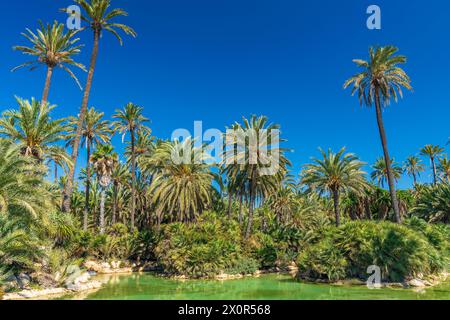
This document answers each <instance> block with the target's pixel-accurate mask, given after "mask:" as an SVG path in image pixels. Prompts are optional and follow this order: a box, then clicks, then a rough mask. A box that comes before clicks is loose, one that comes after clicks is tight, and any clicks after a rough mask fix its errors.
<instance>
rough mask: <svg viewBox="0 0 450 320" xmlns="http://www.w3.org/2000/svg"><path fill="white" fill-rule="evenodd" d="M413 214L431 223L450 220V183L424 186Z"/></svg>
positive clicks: (446, 222)
mask: <svg viewBox="0 0 450 320" xmlns="http://www.w3.org/2000/svg"><path fill="white" fill-rule="evenodd" d="M413 214H416V215H418V216H419V217H420V218H422V219H425V220H427V221H428V222H430V223H438V222H441V223H445V224H448V223H449V222H450V184H448V183H443V184H439V185H437V186H426V187H424V188H423V189H422V190H421V191H420V193H419V196H418V198H417V205H416V207H415V208H414V209H413Z"/></svg>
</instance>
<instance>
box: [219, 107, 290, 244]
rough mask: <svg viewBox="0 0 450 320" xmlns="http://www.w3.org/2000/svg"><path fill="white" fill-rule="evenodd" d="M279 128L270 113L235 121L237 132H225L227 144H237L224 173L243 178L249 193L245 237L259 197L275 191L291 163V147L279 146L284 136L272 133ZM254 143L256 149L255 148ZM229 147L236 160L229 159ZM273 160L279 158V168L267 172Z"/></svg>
mask: <svg viewBox="0 0 450 320" xmlns="http://www.w3.org/2000/svg"><path fill="white" fill-rule="evenodd" d="M279 129H280V126H279V125H277V124H273V123H269V122H268V118H267V117H265V116H260V117H257V116H255V115H253V116H252V117H251V118H250V119H246V118H243V123H242V124H241V123H235V124H234V125H233V126H232V130H234V132H235V133H236V134H235V135H231V136H230V135H227V136H226V142H227V145H228V146H234V148H233V150H232V151H231V150H226V151H225V156H224V164H223V165H224V173H225V174H226V176H227V177H228V179H229V180H230V181H240V185H241V186H243V185H247V188H246V190H248V193H249V194H248V196H249V197H248V199H249V203H248V206H249V214H248V223H247V231H246V234H245V236H246V238H248V237H249V236H250V234H251V232H252V227H253V213H254V210H255V204H256V201H257V199H258V198H259V199H260V200H262V199H264V198H267V197H268V196H269V195H270V194H272V193H273V192H275V190H277V188H278V187H279V186H280V183H281V181H282V180H283V178H284V176H285V173H286V172H287V167H288V166H290V165H291V163H290V162H289V160H288V159H287V158H286V156H285V153H286V152H287V151H288V150H286V149H284V148H281V147H279V146H278V147H277V145H279V144H280V143H281V142H284V140H283V139H281V138H280V137H272V133H273V132H275V131H276V130H279ZM251 141H255V142H256V146H251V145H250V142H251ZM254 147H256V148H257V150H254ZM263 150H271V151H272V153H271V154H269V153H267V154H264V152H262V151H263ZM230 151H231V152H232V156H233V157H235V161H233V162H234V163H227V162H229V160H230V158H229V155H230V154H229V153H230ZM255 151H256V152H255ZM276 158H278V159H276ZM273 161H275V162H276V166H277V167H278V170H277V171H276V172H274V174H272V175H266V174H265V171H266V169H267V166H268V163H271V162H273Z"/></svg>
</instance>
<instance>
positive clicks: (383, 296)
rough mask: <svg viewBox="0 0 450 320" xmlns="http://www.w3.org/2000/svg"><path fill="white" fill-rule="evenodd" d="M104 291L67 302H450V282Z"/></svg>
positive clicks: (148, 283)
mask: <svg viewBox="0 0 450 320" xmlns="http://www.w3.org/2000/svg"><path fill="white" fill-rule="evenodd" d="M98 279H99V281H102V283H104V285H103V287H102V288H101V289H99V290H97V291H95V292H93V293H89V294H86V295H83V296H81V297H80V296H76V295H69V296H66V297H63V299H68V300H72V299H75V300H224V301H226V300H389V299H396V300H416V299H417V300H422V299H423V300H435V299H438V300H448V299H450V282H446V283H443V284H441V285H439V286H436V287H427V288H415V289H403V288H382V289H369V288H368V287H367V286H363V285H358V286H355V285H350V286H349V285H344V284H342V285H331V284H319V283H305V282H301V281H298V280H296V279H295V278H294V277H292V276H291V275H286V274H264V275H261V276H259V277H243V278H241V279H235V280H230V281H221V280H175V279H169V278H166V277H160V276H157V275H155V274H152V273H139V274H131V275H123V274H115V275H103V276H98Z"/></svg>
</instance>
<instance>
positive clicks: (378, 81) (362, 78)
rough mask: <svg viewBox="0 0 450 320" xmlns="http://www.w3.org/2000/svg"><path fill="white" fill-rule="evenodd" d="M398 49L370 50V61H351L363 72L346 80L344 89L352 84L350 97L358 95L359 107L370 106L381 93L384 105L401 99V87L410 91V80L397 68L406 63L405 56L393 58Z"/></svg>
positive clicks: (381, 48)
mask: <svg viewBox="0 0 450 320" xmlns="http://www.w3.org/2000/svg"><path fill="white" fill-rule="evenodd" d="M397 51H398V49H397V48H396V47H394V46H387V47H380V48H370V60H369V61H365V60H361V59H355V60H353V62H354V63H356V64H357V65H358V67H361V68H363V69H364V70H363V71H362V72H360V73H358V74H356V75H354V76H353V77H351V78H350V79H348V80H347V81H346V82H345V84H344V88H345V89H346V88H348V87H349V86H350V85H352V84H353V89H352V95H354V94H356V93H358V97H359V101H360V103H361V105H363V104H364V103H365V104H366V105H367V106H371V105H372V104H373V102H374V101H375V99H376V95H377V94H379V92H381V95H382V98H383V101H384V104H385V105H388V104H389V103H390V101H391V99H392V98H393V99H394V100H395V101H397V100H398V97H399V96H400V97H403V90H402V87H404V88H406V89H408V90H412V87H411V80H410V78H409V76H408V75H407V74H406V72H405V71H404V70H403V69H402V68H400V67H398V65H399V64H404V63H406V57H405V56H394V54H396V53H397Z"/></svg>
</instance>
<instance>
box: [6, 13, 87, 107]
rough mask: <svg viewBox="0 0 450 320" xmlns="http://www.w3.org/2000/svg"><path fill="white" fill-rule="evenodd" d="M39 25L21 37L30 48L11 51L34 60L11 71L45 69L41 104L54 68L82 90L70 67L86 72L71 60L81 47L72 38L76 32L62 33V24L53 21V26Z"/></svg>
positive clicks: (79, 64)
mask: <svg viewBox="0 0 450 320" xmlns="http://www.w3.org/2000/svg"><path fill="white" fill-rule="evenodd" d="M39 23H40V29H38V30H37V31H36V33H34V32H33V31H31V30H30V29H27V33H22V35H23V36H24V37H25V38H26V39H27V40H28V41H30V43H31V46H30V47H28V46H15V47H14V48H13V49H14V50H17V51H21V52H22V53H23V54H26V55H30V56H33V57H35V58H36V60H32V61H28V62H25V63H23V64H21V65H19V66H17V67H15V68H14V69H12V71H16V70H17V69H21V68H24V67H29V68H30V70H34V69H36V68H38V67H39V66H40V65H45V66H46V67H47V76H46V79H45V86H44V91H43V93H42V103H46V102H47V101H48V95H49V92H50V84H51V80H52V76H53V72H54V70H55V68H61V69H63V70H64V71H66V72H67V73H68V74H69V75H70V76H71V77H72V78H73V79H74V80H75V82H76V83H77V84H78V86H79V87H80V89H82V87H81V84H80V82H79V81H78V78H77V77H76V76H75V74H74V73H73V72H72V70H70V67H71V66H74V67H77V68H80V69H81V70H83V71H86V68H85V67H84V65H82V64H81V63H78V62H76V61H74V60H73V56H75V55H77V54H79V53H80V49H81V47H82V46H81V45H78V44H77V43H78V42H79V41H80V39H79V38H74V37H75V35H76V34H77V33H78V30H69V31H67V32H66V33H64V24H62V23H61V24H60V23H59V22H58V21H55V22H54V23H53V25H50V24H47V25H44V24H43V23H42V22H39Z"/></svg>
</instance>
